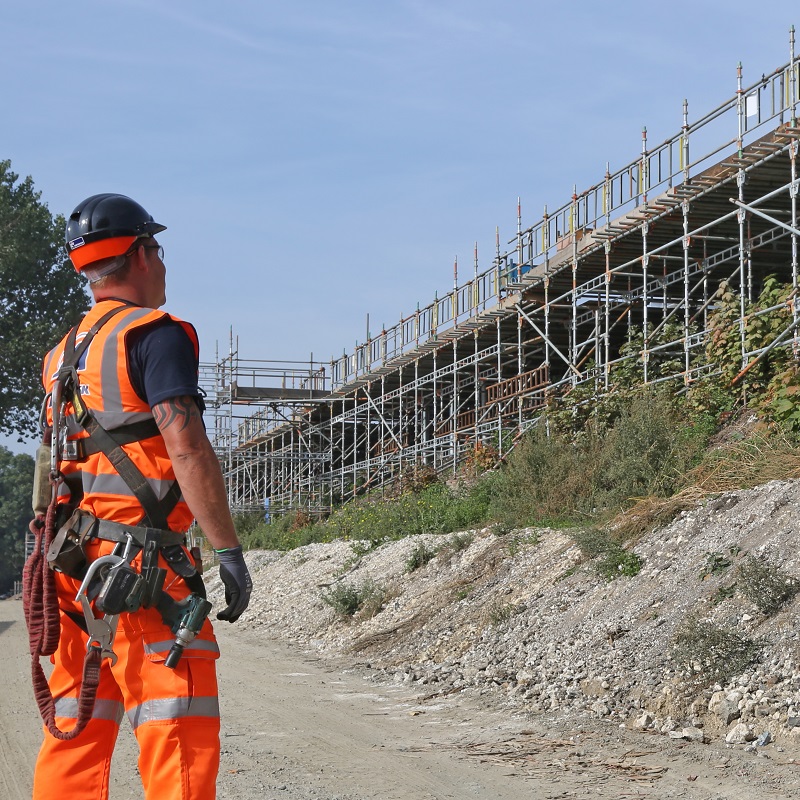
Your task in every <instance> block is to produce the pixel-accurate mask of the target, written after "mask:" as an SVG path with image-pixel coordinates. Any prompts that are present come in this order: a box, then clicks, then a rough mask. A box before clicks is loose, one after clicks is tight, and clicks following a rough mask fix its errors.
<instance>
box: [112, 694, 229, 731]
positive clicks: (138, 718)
mask: <svg viewBox="0 0 800 800" xmlns="http://www.w3.org/2000/svg"><path fill="white" fill-rule="evenodd" d="M187 717H212V718H219V698H218V697H216V696H215V697H168V698H164V699H162V700H147V701H145V702H144V703H142V704H141V705H140V706H136V708H132V709H131V710H130V711H128V719H129V720H130V723H131V726H132V727H133V729H134V730H136V728H138V727H139V726H140V725H145V724H147V723H148V722H164V721H166V720H173V719H185V718H187Z"/></svg>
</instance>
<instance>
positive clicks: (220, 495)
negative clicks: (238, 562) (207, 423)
mask: <svg viewBox="0 0 800 800" xmlns="http://www.w3.org/2000/svg"><path fill="white" fill-rule="evenodd" d="M153 417H154V418H155V421H156V425H158V429H159V430H160V431H161V435H162V436H163V437H164V443H165V444H166V447H167V453H168V454H169V457H170V460H171V461H172V467H173V469H174V470H175V477H176V478H177V479H178V483H179V484H180V487H181V490H182V491H183V499H184V500H185V501H186V502H187V504H188V505H189V508H190V509H191V512H192V514H194V516H195V518H196V519H197V522H198V524H199V525H200V527H201V528H202V529H203V533H204V534H205V536H206V538H207V539H208V542H209V544H210V545H211V546H212V547H213V548H214V549H215V550H222V549H224V548H227V547H236V546H238V544H239V540H238V538H237V537H236V531H235V530H234V528H233V521H232V520H231V512H230V509H229V507H228V498H227V495H226V493H225V483H224V481H223V479H222V471H221V470H220V467H219V461H218V460H217V457H216V455H215V454H214V449H213V448H212V447H211V442H209V440H208V436H207V435H206V432H205V428H204V427H203V420H202V417H201V415H200V409H199V408H198V407H197V403H196V402H195V400H194V398H192V397H172V398H170V399H168V400H163V401H162V402H160V403H157V404H156V405H154V406H153Z"/></svg>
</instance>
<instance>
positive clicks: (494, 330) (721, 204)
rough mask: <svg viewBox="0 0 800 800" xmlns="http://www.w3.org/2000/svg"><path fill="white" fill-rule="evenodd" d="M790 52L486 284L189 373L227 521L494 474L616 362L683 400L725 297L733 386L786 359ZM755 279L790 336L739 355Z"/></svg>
mask: <svg viewBox="0 0 800 800" xmlns="http://www.w3.org/2000/svg"><path fill="white" fill-rule="evenodd" d="M788 45H789V47H788V49H789V61H788V63H786V64H784V65H783V66H779V67H778V68H777V69H775V70H774V71H772V72H770V73H764V74H763V75H761V76H760V77H759V78H758V80H757V81H756V82H755V83H752V84H746V83H745V81H744V78H743V74H742V73H743V70H742V67H741V66H739V68H738V78H737V88H736V91H735V93H734V94H733V96H731V97H730V98H729V99H727V100H725V101H724V102H722V103H720V105H718V106H717V107H716V108H714V109H712V110H710V111H708V113H705V114H704V115H703V116H701V117H699V118H698V119H695V120H694V121H692V120H690V114H689V109H688V103H687V102H685V101H684V104H683V113H682V120H680V121H679V117H680V115H679V113H676V128H677V132H676V133H675V134H674V135H672V136H670V137H669V138H667V139H666V140H665V141H662V142H652V141H650V139H649V138H648V133H647V130H643V132H642V141H641V150H640V151H639V152H638V153H635V154H632V155H633V160H631V161H630V163H629V164H627V165H626V166H624V167H623V168H621V169H618V170H616V171H610V170H609V169H607V170H606V174H605V175H603V176H601V177H600V180H599V181H598V182H597V183H595V184H594V185H592V186H590V187H589V188H588V189H585V190H584V191H577V190H576V191H574V193H573V195H572V197H571V198H569V199H568V200H567V202H566V203H564V204H563V205H561V206H559V207H558V208H556V209H555V210H553V211H547V210H545V213H544V214H543V216H542V218H541V219H539V220H538V221H535V222H533V224H524V223H523V220H522V214H521V212H520V210H519V206H518V213H517V233H516V236H515V237H514V238H513V239H512V240H511V241H510V242H505V243H501V241H500V238H499V235H498V236H497V240H496V251H495V253H494V257H493V259H492V263H491V265H490V266H489V267H488V268H484V269H481V267H480V265H479V263H478V259H477V253H476V255H475V260H474V266H473V269H472V270H471V274H470V275H469V276H468V277H467V279H466V280H464V279H463V276H459V275H458V274H456V278H455V280H454V285H453V288H452V289H450V290H449V291H446V292H444V293H442V294H439V295H437V296H436V297H435V298H434V300H433V301H432V302H431V303H430V304H428V305H427V306H425V307H424V308H419V309H417V310H416V311H415V312H414V313H413V314H411V315H410V316H407V317H404V318H403V319H401V320H400V321H399V322H398V323H397V324H396V325H394V326H393V327H389V328H386V329H385V330H381V331H380V332H379V333H375V334H369V335H368V337H367V339H366V341H364V342H363V343H361V344H358V345H357V346H356V347H355V349H354V350H353V351H352V352H350V353H347V354H345V355H343V356H342V357H340V358H337V359H333V360H331V361H330V362H327V363H321V362H316V361H313V360H309V361H307V362H276V361H254V360H247V359H245V358H242V357H240V355H239V346H238V342H237V341H236V340H234V339H233V338H232V340H231V343H230V347H229V351H228V353H227V354H225V355H218V356H217V357H216V359H215V361H214V363H208V364H203V365H202V366H201V378H202V383H203V385H204V388H205V389H206V391H207V393H208V401H207V402H208V405H209V407H210V409H211V410H212V413H213V417H214V420H213V423H214V431H213V441H214V446H215V449H216V451H217V453H218V455H219V457H220V460H221V462H222V464H223V471H224V474H225V479H226V483H227V488H228V494H229V501H230V504H231V507H232V508H233V509H234V510H235V511H244V510H261V511H264V512H266V513H267V514H268V515H273V514H281V513H285V512H286V511H288V510H304V511H305V512H307V513H308V514H310V515H312V516H314V515H317V514H324V513H326V512H327V511H329V510H330V509H331V507H332V506H333V505H336V504H338V503H341V502H345V501H347V500H348V499H350V498H352V497H354V496H355V495H357V494H360V493H363V492H366V491H369V490H375V489H377V488H379V487H385V486H387V485H389V484H390V483H391V482H392V481H395V480H397V478H398V477H399V476H402V475H405V474H407V473H408V472H409V471H410V470H411V471H413V470H418V469H420V468H425V469H427V470H435V471H436V472H437V473H440V474H441V473H446V472H447V471H455V470H457V469H458V466H459V464H460V463H461V462H463V460H464V459H465V458H466V457H468V456H469V455H470V454H471V453H474V452H475V450H476V448H482V447H489V446H490V447H492V448H494V450H495V451H496V452H497V454H498V457H502V456H503V455H504V449H507V448H508V447H509V446H510V445H511V444H512V443H513V442H514V441H515V439H516V438H517V437H518V436H519V435H520V434H521V433H522V432H524V431H525V430H526V429H528V428H529V427H530V426H532V425H534V424H536V422H537V420H538V419H539V418H540V417H541V416H542V413H543V410H544V408H545V405H546V403H547V402H548V399H551V398H553V397H559V396H563V395H565V394H566V393H569V392H572V391H574V390H575V388H576V387H579V386H584V387H590V388H591V389H592V391H593V393H594V395H595V396H599V395H602V394H603V393H604V392H605V391H607V390H608V389H609V376H610V374H611V371H612V368H614V367H615V365H618V364H620V363H621V362H623V361H625V360H628V361H630V362H632V364H633V363H635V365H636V367H637V369H638V370H640V372H641V375H642V380H643V381H644V382H645V383H650V382H653V381H656V380H657V381H659V382H669V383H670V384H671V385H674V388H675V391H682V390H685V389H686V388H688V387H691V386H692V384H693V383H694V382H696V381H698V380H699V379H701V378H702V377H703V376H707V375H710V374H713V373H714V372H715V370H716V369H717V365H715V364H714V363H709V361H708V358H707V356H706V347H705V345H706V340H707V338H708V319H709V315H710V314H711V313H712V312H713V310H714V308H715V303H716V302H717V298H718V294H717V293H718V290H719V288H720V286H721V285H722V284H726V285H727V287H728V290H729V291H733V292H735V293H736V294H737V295H738V298H739V309H740V316H739V328H740V331H741V335H740V350H741V367H742V370H747V369H748V367H749V366H751V365H752V364H754V363H757V361H758V360H759V359H760V358H763V356H764V354H765V353H766V352H769V351H770V350H771V349H773V348H775V347H782V348H791V350H792V352H794V353H798V345H799V344H800V342H799V341H798V333H797V327H798V320H800V316H798V313H799V312H798V308H797V304H796V302H795V297H796V293H797V284H798V237H800V225H799V224H798V186H799V185H800V176H798V157H797V156H798V140H800V128H798V123H797V106H798V101H800V59H798V57H797V56H796V55H795V34H794V29H793V28H792V30H791V32H790V36H789V42H788ZM769 276H775V277H776V278H777V279H778V280H779V281H781V282H785V283H790V284H791V286H792V287H793V289H794V291H793V292H792V294H791V296H790V298H789V300H788V301H786V306H787V307H788V309H789V311H790V318H791V322H790V323H789V324H788V325H787V326H786V327H785V329H784V330H782V331H781V332H779V333H778V334H777V335H776V337H775V338H774V340H773V341H771V342H770V343H769V344H768V345H766V346H762V347H760V349H758V350H755V351H753V350H751V349H749V347H748V342H747V337H746V336H745V325H744V320H745V314H746V310H747V308H748V305H749V304H750V303H751V301H752V300H753V299H754V298H756V297H758V295H759V293H760V291H761V288H762V287H763V285H764V282H765V279H767V278H768V277H769ZM767 311H769V309H768V310H767ZM765 313H766V312H765ZM631 342H638V343H639V344H638V346H635V347H631ZM626 345H627V346H626ZM656 362H657V363H659V364H660V365H661V368H660V369H659V370H658V372H657V373H656V371H655V370H654V369H653V364H654V363H656ZM664 364H669V365H670V367H669V369H668V370H667V371H666V372H665V371H664V369H663V365H664Z"/></svg>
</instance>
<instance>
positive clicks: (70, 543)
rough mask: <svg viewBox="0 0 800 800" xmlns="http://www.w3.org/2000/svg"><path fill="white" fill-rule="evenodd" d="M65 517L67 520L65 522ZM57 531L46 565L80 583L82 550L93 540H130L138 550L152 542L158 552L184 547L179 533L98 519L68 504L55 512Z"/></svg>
mask: <svg viewBox="0 0 800 800" xmlns="http://www.w3.org/2000/svg"><path fill="white" fill-rule="evenodd" d="M70 512H71V513H70ZM66 515H69V516H68V517H67V519H66V520H64V517H65V516H66ZM56 530H57V532H56V536H55V538H54V539H53V542H52V544H51V545H50V548H49V549H48V551H47V563H48V564H49V566H50V569H56V570H58V571H59V572H63V573H64V574H65V575H68V576H69V577H70V578H77V579H82V578H83V576H84V575H85V574H86V567H87V559H86V549H85V548H86V545H87V543H88V542H90V541H91V540H92V539H103V540H104V541H107V542H118V543H122V544H124V543H125V542H127V541H128V537H131V538H133V541H134V543H135V544H136V546H137V547H139V548H141V549H144V547H145V544H146V543H147V542H151V541H152V542H154V543H155V545H156V547H158V548H160V549H164V548H171V547H173V546H175V545H178V546H183V545H185V544H186V537H185V536H184V534H182V533H176V532H175V531H168V530H161V529H159V528H149V527H145V526H138V525H122V524H120V523H119V522H112V521H111V520H107V519H98V518H97V517H95V516H94V515H93V514H90V513H89V512H88V511H84V510H83V509H80V508H76V509H74V510H73V509H72V508H71V507H70V506H68V505H67V504H62V507H61V508H59V510H58V514H57V516H56ZM167 560H169V559H167ZM179 574H180V573H179Z"/></svg>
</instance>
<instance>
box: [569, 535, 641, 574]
mask: <svg viewBox="0 0 800 800" xmlns="http://www.w3.org/2000/svg"><path fill="white" fill-rule="evenodd" d="M570 535H571V536H572V538H573V540H574V541H575V544H577V545H578V548H579V549H580V551H581V553H583V555H584V556H585V557H586V558H589V559H592V566H593V568H594V570H595V572H597V574H598V575H600V577H601V578H604V579H605V580H607V581H611V580H614V578H619V577H622V576H625V577H633V576H634V575H638V574H639V572H640V571H641V569H642V559H641V557H640V556H638V555H637V554H636V553H634V552H632V551H630V550H626V549H625V548H624V547H623V546H622V545H621V544H620V543H619V541H617V539H616V538H615V536H614V535H613V534H612V533H611V532H610V531H609V530H608V529H606V528H599V527H590V528H583V529H580V528H578V529H576V530H573V531H570Z"/></svg>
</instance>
